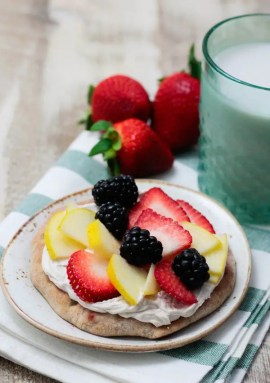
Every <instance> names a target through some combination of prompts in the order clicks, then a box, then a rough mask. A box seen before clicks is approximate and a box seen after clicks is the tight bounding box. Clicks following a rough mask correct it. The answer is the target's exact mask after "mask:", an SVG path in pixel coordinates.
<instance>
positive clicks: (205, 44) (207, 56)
mask: <svg viewBox="0 0 270 383" xmlns="http://www.w3.org/2000/svg"><path fill="white" fill-rule="evenodd" d="M254 16H262V17H269V18H270V13H247V14H244V15H240V16H234V17H229V18H228V19H225V20H222V21H220V22H219V23H217V24H215V25H214V26H213V27H212V28H210V29H209V30H208V32H207V33H206V35H205V36H204V39H203V43H202V51H203V55H204V57H205V59H206V61H207V62H208V63H209V64H210V66H211V67H212V68H213V69H215V70H216V71H217V72H219V73H220V74H221V75H222V76H224V77H227V78H228V79H229V80H232V81H234V82H237V83H238V84H241V85H245V86H249V87H252V88H256V89H262V90H268V91H270V87H269V88H268V87H264V86H260V85H255V84H252V83H249V82H247V81H243V80H240V79H239V78H237V77H234V76H232V75H230V74H229V73H228V72H226V71H225V70H223V69H222V68H221V67H220V66H219V65H218V64H217V63H215V61H214V60H213V59H212V58H211V56H210V54H209V52H208V40H209V38H210V36H211V35H212V33H213V32H215V30H216V29H218V28H219V27H220V26H221V25H223V24H225V23H228V22H230V21H232V20H237V19H242V18H248V17H254Z"/></svg>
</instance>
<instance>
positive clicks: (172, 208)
mask: <svg viewBox="0 0 270 383" xmlns="http://www.w3.org/2000/svg"><path fill="white" fill-rule="evenodd" d="M148 208H149V209H152V210H154V211H155V212H156V213H158V214H160V215H163V216H164V217H167V218H171V219H173V220H174V221H176V222H180V223H181V222H184V221H185V222H189V218H188V216H187V214H186V212H185V211H184V210H183V209H182V208H181V206H179V204H178V203H177V202H176V201H174V200H173V199H172V198H171V197H169V196H168V195H167V194H166V193H164V191H163V190H161V189H160V188H157V187H155V188H152V189H149V190H148V191H147V192H146V193H144V194H143V195H142V197H141V199H140V201H139V202H138V203H137V204H136V205H135V206H134V207H133V208H132V209H131V211H130V213H129V227H132V226H135V224H136V221H137V219H138V218H139V216H140V215H141V213H142V211H143V210H145V209H148Z"/></svg>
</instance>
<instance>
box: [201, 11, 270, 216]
mask: <svg viewBox="0 0 270 383" xmlns="http://www.w3.org/2000/svg"><path fill="white" fill-rule="evenodd" d="M203 55H204V57H203V63H202V80H201V103H200V125H201V138H200V163H199V185H200V188H201V190H202V191H203V192H205V193H207V194H209V195H211V196H213V197H214V198H216V199H217V200H219V201H221V202H222V203H223V204H224V205H225V206H227V207H228V208H229V209H230V210H231V211H232V212H233V213H234V214H235V215H236V216H237V217H238V219H239V220H240V221H241V222H252V223H270V14H251V15H243V16H239V17H235V18H231V19H228V20H225V21H222V22H220V23H219V24H217V25H215V26H214V27H213V28H212V29H210V30H209V32H208V33H207V34H206V36H205V38H204V41H203ZM224 68H225V69H224Z"/></svg>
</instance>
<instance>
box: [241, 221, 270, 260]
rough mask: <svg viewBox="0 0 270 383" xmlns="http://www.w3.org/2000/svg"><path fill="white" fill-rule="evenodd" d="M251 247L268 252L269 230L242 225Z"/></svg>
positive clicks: (269, 246)
mask: <svg viewBox="0 0 270 383" xmlns="http://www.w3.org/2000/svg"><path fill="white" fill-rule="evenodd" d="M243 228H244V230H245V232H246V235H247V237H248V240H249V243H250V244H251V247H252V249H256V250H262V251H266V252H268V253H269V249H270V232H269V230H265V229H255V228H254V227H250V226H248V225H245V226H243Z"/></svg>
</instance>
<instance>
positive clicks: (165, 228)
mask: <svg viewBox="0 0 270 383" xmlns="http://www.w3.org/2000/svg"><path fill="white" fill-rule="evenodd" d="M136 226H139V227H140V228H141V229H147V230H149V231H150V234H151V235H153V236H154V237H156V238H157V240H158V241H160V242H161V243H162V246H163V252H162V256H163V257H166V256H173V255H176V254H178V253H181V251H182V250H184V249H187V248H188V247H190V245H191V242H192V237H191V235H190V233H189V232H188V231H187V230H185V229H184V228H183V227H182V226H180V225H179V224H178V223H177V222H175V221H173V220H172V219H171V218H166V217H163V216H162V215H159V214H157V213H155V212H154V211H153V210H151V209H146V210H143V212H142V214H141V215H140V216H139V219H138V220H137V222H136Z"/></svg>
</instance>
